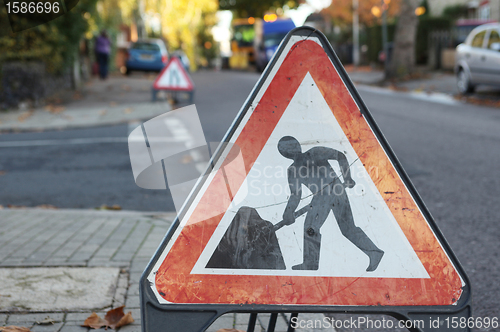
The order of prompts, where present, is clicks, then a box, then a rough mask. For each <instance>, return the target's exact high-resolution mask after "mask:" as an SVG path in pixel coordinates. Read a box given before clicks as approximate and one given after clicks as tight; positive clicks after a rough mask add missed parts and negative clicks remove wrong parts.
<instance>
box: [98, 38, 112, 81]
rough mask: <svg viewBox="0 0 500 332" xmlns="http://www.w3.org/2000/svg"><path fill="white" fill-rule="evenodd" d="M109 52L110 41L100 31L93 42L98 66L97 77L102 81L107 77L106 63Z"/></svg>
mask: <svg viewBox="0 0 500 332" xmlns="http://www.w3.org/2000/svg"><path fill="white" fill-rule="evenodd" d="M110 52H111V41H110V40H109V38H108V34H107V33H106V31H105V30H102V31H101V34H100V36H99V37H97V39H96V42H95V54H96V59H97V63H98V64H99V77H100V78H101V79H102V80H104V79H106V78H107V77H108V62H109V54H110Z"/></svg>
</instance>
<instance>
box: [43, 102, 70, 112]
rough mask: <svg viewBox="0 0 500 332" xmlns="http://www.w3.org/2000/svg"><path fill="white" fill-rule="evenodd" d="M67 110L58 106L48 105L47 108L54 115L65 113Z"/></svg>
mask: <svg viewBox="0 0 500 332" xmlns="http://www.w3.org/2000/svg"><path fill="white" fill-rule="evenodd" d="M65 109H66V108H65V107H64V106H56V105H52V104H51V105H47V106H45V110H46V111H48V112H50V113H53V114H59V113H61V112H63V111H64V110H65Z"/></svg>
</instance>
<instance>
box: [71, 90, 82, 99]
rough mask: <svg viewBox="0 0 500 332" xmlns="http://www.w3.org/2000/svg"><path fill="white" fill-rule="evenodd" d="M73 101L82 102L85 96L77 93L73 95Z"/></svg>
mask: <svg viewBox="0 0 500 332" xmlns="http://www.w3.org/2000/svg"><path fill="white" fill-rule="evenodd" d="M73 99H74V100H80V99H83V96H82V94H81V93H80V92H75V93H74V94H73Z"/></svg>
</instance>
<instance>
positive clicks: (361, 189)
mask: <svg viewBox="0 0 500 332" xmlns="http://www.w3.org/2000/svg"><path fill="white" fill-rule="evenodd" d="M224 140H225V142H228V143H231V145H221V147H220V148H219V149H218V151H217V152H216V153H215V157H214V158H213V161H214V163H213V164H214V168H213V170H212V171H211V172H210V173H209V174H207V176H206V177H205V178H204V179H203V180H202V181H199V183H198V185H197V187H196V188H195V189H194V190H193V192H192V194H191V196H190V198H189V199H188V200H187V201H186V203H185V205H184V209H183V210H182V211H181V213H180V215H179V217H178V219H177V221H176V223H175V225H174V227H172V230H171V231H170V232H169V234H167V237H166V239H165V240H164V243H163V244H162V246H161V247H160V249H159V250H158V252H157V254H156V255H155V257H154V258H153V260H152V262H151V263H150V265H149V266H148V268H147V269H146V271H145V273H144V275H143V282H144V286H141V287H145V289H146V290H145V291H144V290H143V292H147V293H148V294H154V296H151V297H149V299H150V300H151V298H153V297H154V298H155V300H156V301H157V302H158V303H159V304H160V305H167V306H172V305H181V306H180V307H182V305H188V304H190V305H201V304H211V305H218V306H217V308H220V306H221V305H222V306H224V305H239V306H243V308H245V306H251V307H252V308H253V309H252V310H257V309H256V308H260V309H262V308H264V307H265V306H269V305H271V306H272V307H273V309H274V310H281V311H283V310H292V309H290V307H289V306H292V307H293V308H295V311H296V312H301V311H308V310H309V311H312V310H319V309H318V307H317V306H323V307H322V308H321V309H322V310H320V311H323V312H324V311H330V312H335V310H337V312H338V311H339V310H340V311H357V312H367V311H372V312H373V311H374V312H386V313H395V312H396V313H402V315H403V316H406V317H409V314H408V313H409V312H410V311H411V310H410V309H407V308H410V307H413V306H418V308H419V310H420V311H419V312H420V313H422V312H433V311H432V310H431V311H429V308H430V307H434V306H439V308H440V309H439V310H440V312H441V313H442V312H456V311H460V310H464V309H463V308H464V307H466V306H467V305H468V303H469V299H470V290H469V285H468V279H467V277H466V276H465V274H464V272H463V270H462V268H461V267H460V265H459V263H458V261H457V260H456V258H455V257H454V255H453V253H452V252H451V250H450V249H449V247H448V245H447V243H446V241H445V240H444V238H443V237H442V235H441V233H440V232H439V230H438V229H437V227H436V225H435V223H434V221H433V220H432V217H431V216H430V214H429V212H428V211H427V209H426V207H425V206H424V204H423V202H422V201H421V199H420V197H419V196H418V194H417V193H416V191H415V189H414V188H413V186H412V184H411V182H410V181H409V179H408V177H407V175H406V174H405V172H404V171H403V169H402V168H401V165H400V164H399V162H398V160H397V159H396V157H395V156H394V153H393V152H392V150H391V149H390V147H389V145H388V144H387V142H386V141H385V139H384V137H383V135H382V134H381V132H380V130H379V129H378V127H377V125H376V124H375V122H374V120H373V118H372V117H371V115H370V113H369V112H368V110H367V108H366V106H365V105H364V104H363V102H362V100H361V98H360V97H359V95H358V93H357V91H356V90H355V88H354V86H353V84H352V83H351V82H350V80H349V78H348V76H347V74H346V73H345V71H344V69H343V67H342V65H341V64H340V62H339V60H338V59H337V57H336V56H335V54H334V53H333V50H332V49H331V46H330V45H329V43H328V41H327V40H326V38H324V36H323V35H322V34H321V33H318V32H317V31H315V30H313V29H310V28H298V29H295V30H294V31H292V32H291V33H290V34H289V35H288V36H287V38H285V40H284V41H283V42H282V44H281V45H280V48H279V50H278V52H277V53H276V55H275V56H274V58H273V60H272V62H271V63H270V65H269V66H268V68H267V69H266V71H265V73H264V74H263V77H262V78H261V80H260V81H259V82H258V84H257V85H256V87H255V88H254V90H253V92H252V94H251V95H250V97H249V98H248V99H247V101H246V104H245V105H244V106H243V108H242V110H241V111H240V113H239V114H238V117H237V119H236V120H235V121H234V124H233V127H232V128H231V129H230V130H229V132H228V133H227V135H226V137H225V139H224ZM226 146H230V148H226ZM282 219H283V221H282ZM146 298H147V297H144V298H143V302H144V301H146ZM276 305H279V306H280V307H279V309H277V308H278V307H277V306H276ZM287 306H288V307H287ZM188 307H189V306H188ZM196 308H200V307H199V306H198V307H196ZM332 308H334V309H332ZM384 308H389V309H390V310H386V309H384ZM394 308H399V309H394ZM401 308H406V309H404V310H403V309H401ZM247 309H248V308H247ZM176 310H177V309H176ZM224 310H226V311H230V310H234V309H227V308H226V307H224V309H222V311H224ZM239 310H244V309H241V307H240V309H239ZM269 310H271V309H269ZM289 312H290V311H289ZM403 312H404V313H403Z"/></svg>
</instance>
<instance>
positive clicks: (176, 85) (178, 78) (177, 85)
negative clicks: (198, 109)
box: [154, 58, 193, 90]
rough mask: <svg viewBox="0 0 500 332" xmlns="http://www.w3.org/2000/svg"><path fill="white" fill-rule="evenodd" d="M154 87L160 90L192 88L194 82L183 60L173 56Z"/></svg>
mask: <svg viewBox="0 0 500 332" xmlns="http://www.w3.org/2000/svg"><path fill="white" fill-rule="evenodd" d="M154 87H155V89H158V90H159V89H165V90H192V89H193V83H192V82H191V80H190V78H189V76H188V74H187V73H186V70H185V69H184V67H183V66H182V64H181V62H180V61H179V60H178V59H177V58H172V59H171V60H170V62H169V64H168V65H167V67H166V68H165V69H164V70H163V71H162V72H161V73H160V76H159V77H158V78H157V80H156V82H155V84H154Z"/></svg>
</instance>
